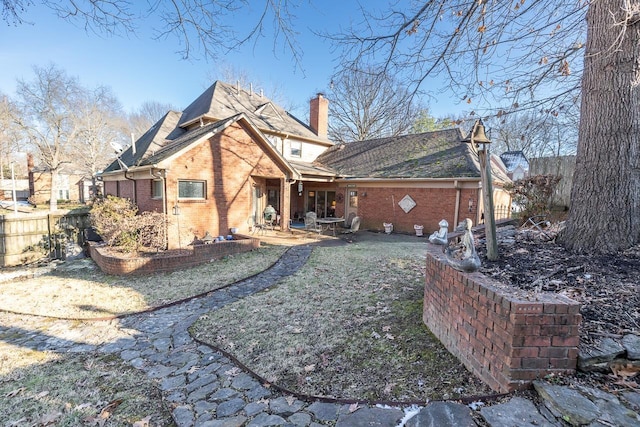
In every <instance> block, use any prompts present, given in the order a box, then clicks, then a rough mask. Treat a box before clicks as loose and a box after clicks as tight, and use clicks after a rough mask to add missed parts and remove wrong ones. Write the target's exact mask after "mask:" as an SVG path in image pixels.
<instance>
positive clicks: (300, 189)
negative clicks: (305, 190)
mask: <svg viewBox="0 0 640 427" xmlns="http://www.w3.org/2000/svg"><path fill="white" fill-rule="evenodd" d="M298 196H302V181H298Z"/></svg>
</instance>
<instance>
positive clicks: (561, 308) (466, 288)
mask: <svg viewBox="0 0 640 427" xmlns="http://www.w3.org/2000/svg"><path fill="white" fill-rule="evenodd" d="M443 259H444V254H443V253H442V249H441V247H437V246H434V245H430V244H427V272H426V283H425V290H424V309H423V320H424V322H425V324H426V325H427V326H428V327H429V329H430V330H431V332H433V334H434V335H436V336H437V337H438V339H439V340H440V341H441V342H442V343H443V344H444V346H445V347H446V348H447V349H448V350H449V351H450V352H451V353H452V354H453V355H455V356H456V357H457V358H458V359H460V361H461V362H462V363H463V364H464V365H465V366H466V367H467V369H469V370H470V371H471V372H473V373H474V374H475V375H476V376H478V377H479V378H480V379H481V380H483V381H484V382H485V383H486V384H487V385H489V386H490V387H491V388H492V389H493V390H495V391H498V392H510V391H513V390H516V389H523V388H527V387H529V386H530V383H531V381H532V380H535V379H537V378H542V377H544V376H545V375H548V374H552V373H572V372H574V371H575V369H576V363H577V358H578V343H579V332H578V327H579V325H580V321H581V320H582V316H581V315H580V312H579V309H580V306H579V304H578V303H576V302H575V301H573V300H571V299H569V298H566V297H563V296H562V295H556V294H541V295H537V296H536V298H535V299H532V300H526V299H522V298H518V297H515V296H512V295H513V294H515V292H511V293H510V292H509V290H508V289H504V285H501V284H498V283H497V282H495V281H494V280H492V279H490V278H488V277H486V276H484V275H482V274H480V273H477V272H476V273H462V272H459V271H457V270H455V269H453V268H451V267H450V266H449V265H447V264H446V263H445V262H443Z"/></svg>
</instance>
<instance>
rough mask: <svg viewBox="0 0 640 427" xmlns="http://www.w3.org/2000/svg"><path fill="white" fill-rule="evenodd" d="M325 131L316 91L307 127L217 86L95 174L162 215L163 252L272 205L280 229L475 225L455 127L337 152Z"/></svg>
mask: <svg viewBox="0 0 640 427" xmlns="http://www.w3.org/2000/svg"><path fill="white" fill-rule="evenodd" d="M327 125H328V101H327V100H326V99H325V98H324V97H323V96H322V95H320V94H318V96H316V97H315V98H313V99H312V100H311V101H310V125H306V124H304V123H303V122H302V121H301V120H299V119H297V118H295V117H294V116H292V115H290V114H289V113H288V112H286V111H284V110H283V109H282V108H280V107H279V106H278V105H276V104H274V103H272V102H271V101H270V100H269V99H267V98H265V97H263V96H262V95H260V94H257V93H254V92H253V91H246V90H244V89H241V88H240V87H238V86H233V85H229V84H226V83H223V82H216V83H214V84H213V85H212V86H211V87H209V88H208V89H207V90H206V91H205V92H204V93H203V94H202V95H200V96H199V97H198V98H197V99H196V100H195V101H194V102H192V103H191V105H189V106H188V107H187V108H186V109H185V110H184V111H182V112H176V111H170V112H168V113H167V114H166V115H165V116H164V117H163V118H162V119H160V120H159V121H158V122H157V123H156V124H155V125H153V126H152V127H151V129H149V130H148V131H147V132H146V133H145V134H144V135H142V136H141V137H140V138H139V139H138V140H137V141H135V142H134V143H133V144H132V146H131V147H129V148H128V149H127V150H125V151H124V152H123V153H121V155H120V156H119V158H118V159H117V160H116V161H115V162H113V163H112V164H111V165H109V166H108V167H107V168H106V169H105V170H104V172H103V173H102V174H101V179H102V180H103V183H104V192H105V194H107V195H109V194H110V195H116V196H119V197H126V198H129V199H131V200H132V201H133V202H135V203H136V205H137V206H138V207H139V210H140V211H141V212H144V211H157V212H164V213H167V214H168V216H169V218H170V221H171V224H170V225H169V229H168V235H169V247H170V248H171V247H177V246H179V245H183V244H185V243H186V242H189V241H191V240H193V238H194V237H202V236H203V235H204V234H205V232H207V231H208V232H209V233H210V234H212V235H214V236H215V235H227V234H228V233H229V230H230V229H231V228H237V229H238V232H240V233H247V232H249V231H250V230H251V228H252V227H253V225H254V223H255V222H261V218H262V213H263V210H264V209H265V208H266V206H268V205H272V206H273V207H274V208H275V209H276V211H277V212H278V215H279V217H280V223H281V225H282V227H283V228H285V229H286V228H287V227H288V226H289V220H290V219H297V218H302V217H303V216H304V214H305V212H308V211H314V212H316V213H317V215H318V216H319V217H324V216H333V215H336V216H342V215H344V216H345V217H349V216H353V215H358V216H360V217H361V218H362V220H363V226H365V227H367V228H370V229H382V228H383V226H382V223H383V222H393V223H394V227H395V230H397V231H406V232H413V226H414V224H419V225H423V226H424V227H425V229H426V230H435V229H437V228H438V225H437V224H438V222H439V221H440V220H441V219H443V218H445V219H447V220H448V221H449V222H450V224H451V225H452V226H454V225H455V224H456V223H457V222H459V221H461V220H462V219H464V218H466V217H467V216H470V217H472V218H473V219H474V222H476V223H477V222H478V220H479V218H480V212H481V206H480V209H479V206H478V200H481V198H480V197H479V192H480V185H479V183H480V173H479V168H478V165H477V156H476V155H475V154H474V153H473V151H472V147H470V146H469V145H468V144H464V143H462V142H461V139H462V134H461V132H460V131H459V130H457V129H451V130H446V131H439V132H432V133H425V134H420V135H409V136H401V137H395V138H384V139H379V140H371V141H361V142H353V143H349V144H342V145H338V146H334V144H333V143H332V142H331V141H329V140H328V139H327ZM504 180H508V178H507V177H506V176H500V177H499V179H498V180H496V185H495V192H494V193H495V194H496V195H502V191H501V184H500V183H501V182H503V181H504ZM409 198H410V199H411V200H410V199H409ZM412 204H415V206H413V207H412V206H411V205H412ZM405 211H406V212H405Z"/></svg>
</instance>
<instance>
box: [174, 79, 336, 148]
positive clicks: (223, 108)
mask: <svg viewBox="0 0 640 427" xmlns="http://www.w3.org/2000/svg"><path fill="white" fill-rule="evenodd" d="M238 113H244V114H246V116H247V117H248V118H249V119H250V120H251V121H252V122H253V123H254V124H255V126H257V127H258V129H260V130H261V131H263V132H266V133H278V134H283V135H295V136H298V137H301V138H304V139H309V140H313V141H317V142H321V143H324V144H325V145H327V146H330V145H333V143H332V142H331V141H330V140H328V139H327V138H322V137H319V136H318V135H316V133H315V132H314V131H313V130H312V129H311V128H310V127H309V126H307V125H306V124H304V123H303V122H302V121H300V120H298V119H297V118H296V117H294V116H293V115H291V114H290V113H288V112H287V111H285V110H284V109H282V108H281V107H280V106H278V105H277V104H275V103H273V102H271V100H269V99H268V98H266V97H265V96H263V95H261V94H258V93H254V92H253V91H252V90H250V91H249V92H247V91H246V90H244V89H242V88H240V87H238V86H232V85H230V84H228V83H224V82H221V81H216V82H215V83H214V84H213V85H211V86H209V88H207V90H205V91H204V92H203V93H202V94H201V95H200V96H199V97H198V98H196V100H195V101H193V102H192V103H191V104H190V105H189V106H188V107H187V108H185V109H184V111H183V112H182V117H181V119H180V122H179V123H178V126H180V127H182V128H186V127H188V126H190V125H191V124H193V123H196V122H198V121H199V120H201V119H202V120H206V121H211V120H214V121H215V120H221V119H224V118H227V117H229V116H232V115H234V114H238Z"/></svg>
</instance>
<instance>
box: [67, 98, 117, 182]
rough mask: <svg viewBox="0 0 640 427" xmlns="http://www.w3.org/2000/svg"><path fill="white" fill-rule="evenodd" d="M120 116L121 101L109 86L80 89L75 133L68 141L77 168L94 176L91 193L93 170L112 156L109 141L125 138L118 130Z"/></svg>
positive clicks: (75, 117) (75, 113) (96, 171)
mask: <svg viewBox="0 0 640 427" xmlns="http://www.w3.org/2000/svg"><path fill="white" fill-rule="evenodd" d="M121 120H122V109H121V107H120V103H119V102H118V100H117V99H116V97H115V96H114V95H113V93H112V92H111V90H110V89H109V88H106V87H103V86H100V87H98V88H96V89H94V90H88V89H82V90H81V93H80V96H79V99H78V104H77V108H76V110H75V112H74V122H75V127H76V129H77V132H76V137H75V138H73V139H72V140H70V141H68V142H69V144H70V146H71V147H72V148H73V151H74V153H75V155H74V157H73V158H72V159H70V161H71V163H72V164H73V165H74V167H75V168H76V170H78V171H80V172H82V173H83V174H84V175H85V176H87V177H91V178H92V180H94V181H93V185H94V190H93V191H94V194H96V190H95V176H96V174H97V173H98V172H100V171H101V170H102V169H103V168H104V167H105V166H106V165H108V164H109V163H111V162H112V161H113V160H114V155H113V148H112V145H111V143H112V142H116V143H118V144H122V143H123V142H124V141H125V140H126V136H125V135H123V133H122V132H121V131H120V130H119V126H118V125H119V123H120V122H121Z"/></svg>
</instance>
